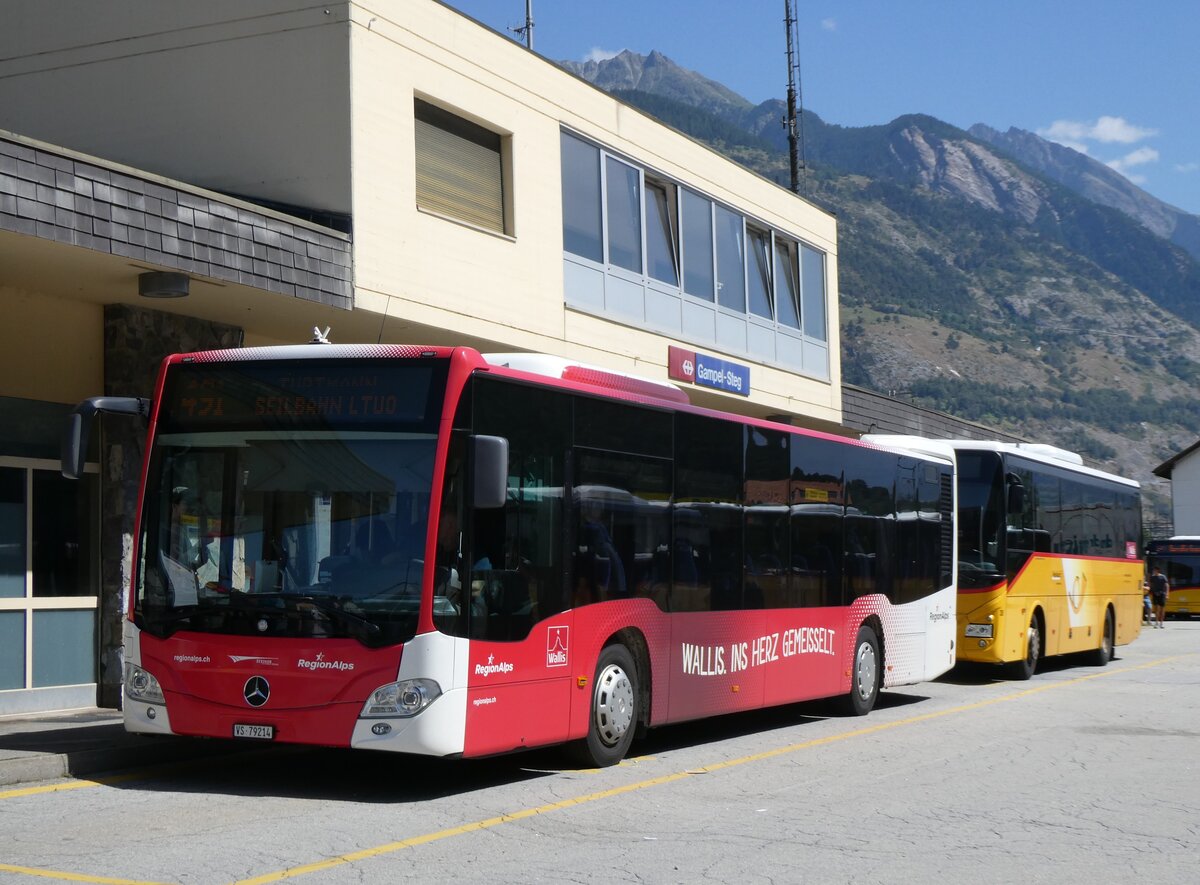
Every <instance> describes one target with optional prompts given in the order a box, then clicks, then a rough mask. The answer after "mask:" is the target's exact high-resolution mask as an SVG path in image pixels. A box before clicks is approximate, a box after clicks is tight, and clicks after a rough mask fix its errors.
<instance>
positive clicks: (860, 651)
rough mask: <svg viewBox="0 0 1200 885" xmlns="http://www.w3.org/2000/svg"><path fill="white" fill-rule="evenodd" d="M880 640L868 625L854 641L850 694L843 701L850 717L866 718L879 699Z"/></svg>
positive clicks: (844, 708) (880, 670) (859, 631)
mask: <svg viewBox="0 0 1200 885" xmlns="http://www.w3.org/2000/svg"><path fill="white" fill-rule="evenodd" d="M881 663H882V662H881V661H880V658H879V638H878V637H877V636H876V635H875V631H874V630H872V629H871V628H870V627H868V626H867V625H865V624H864V625H863V626H861V627H859V628H858V636H856V637H855V639H854V660H853V662H852V664H851V669H850V694H848V695H846V696H845V697H844V698H843V699H842V709H843V710H844V711H845V713H846V714H847V715H850V716H865V715H866V714H867V713H870V712H871V709H872V708H873V707H874V706H875V701H876V699H878V697H879V684H880V681H881V680H880V675H881V673H882V669H883V668H882V667H881Z"/></svg>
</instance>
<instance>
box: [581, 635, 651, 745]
mask: <svg viewBox="0 0 1200 885" xmlns="http://www.w3.org/2000/svg"><path fill="white" fill-rule="evenodd" d="M638 697H639V695H638V673H637V664H636V662H635V661H634V659H633V655H632V654H631V653H630V652H629V649H627V648H626V647H625V646H623V645H609V646H605V648H604V649H603V650H602V651H601V652H600V658H599V660H597V661H596V679H595V681H594V682H593V684H592V703H591V712H590V714H589V717H590V721H589V723H588V734H587V738H585V739H584V740H583V741H580V742H579V744H578V745H577V746H576V747H574V748H573V749H574V750H575V752H574V755H575V756H576V758H577V759H578V760H579V761H580V762H582V763H583V764H585V765H588V764H590V765H595V766H596V767H597V768H605V767H607V766H609V765H616V764H617V763H618V762H620V761H621V760H622V759H624V758H625V754H626V753H628V752H629V745H630V744H631V743H633V735H634V732H635V731H636V730H637V724H638V718H639V714H640V713H641V711H640V710H639V709H638Z"/></svg>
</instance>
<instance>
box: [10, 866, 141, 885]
mask: <svg viewBox="0 0 1200 885" xmlns="http://www.w3.org/2000/svg"><path fill="white" fill-rule="evenodd" d="M0 873H22V874H24V875H26V876H41V877H42V878H43V879H59V880H65V881H67V882H100V883H104V885H165V883H162V882H143V881H139V880H137V879H112V878H109V877H108V876H84V875H82V874H80V873H62V872H58V871H57V870H38V869H34V868H33V867H16V866H12V865H11V864H6V863H0Z"/></svg>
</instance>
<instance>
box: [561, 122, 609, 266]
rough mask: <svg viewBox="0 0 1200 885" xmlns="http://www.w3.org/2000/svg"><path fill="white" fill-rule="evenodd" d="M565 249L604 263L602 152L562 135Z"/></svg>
mask: <svg viewBox="0 0 1200 885" xmlns="http://www.w3.org/2000/svg"><path fill="white" fill-rule="evenodd" d="M562 206H563V249H564V250H566V251H567V252H570V253H572V254H573V255H579V256H581V257H583V258H589V259H591V260H592V261H595V262H597V263H599V262H601V261H603V260H604V227H603V225H604V219H603V216H602V214H601V209H600V149H599V148H597V147H594V146H592V145H590V144H587V143H586V142H582V141H580V140H579V139H578V138H572V137H571V136H569V135H567V134H566V133H565V132H564V133H563V134H562Z"/></svg>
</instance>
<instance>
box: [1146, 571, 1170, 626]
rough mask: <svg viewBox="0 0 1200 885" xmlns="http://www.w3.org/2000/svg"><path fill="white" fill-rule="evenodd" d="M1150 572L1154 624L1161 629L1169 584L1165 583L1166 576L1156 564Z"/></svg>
mask: <svg viewBox="0 0 1200 885" xmlns="http://www.w3.org/2000/svg"><path fill="white" fill-rule="evenodd" d="M1150 572H1151V573H1150V601H1151V602H1152V603H1153V604H1154V626H1156V627H1158V628H1160V629H1161V628H1162V627H1163V619H1164V618H1165V617H1166V609H1167V594H1168V593H1170V592H1171V585H1170V584H1168V583H1167V576H1166V575H1164V574H1163V573H1162V569H1161V568H1159V567H1158V566H1154V568H1153V569H1151V570H1150Z"/></svg>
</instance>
